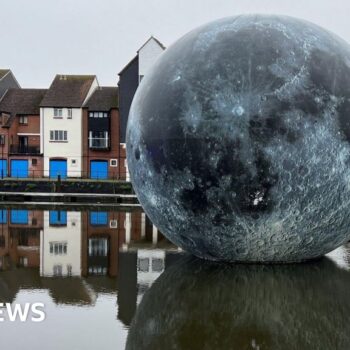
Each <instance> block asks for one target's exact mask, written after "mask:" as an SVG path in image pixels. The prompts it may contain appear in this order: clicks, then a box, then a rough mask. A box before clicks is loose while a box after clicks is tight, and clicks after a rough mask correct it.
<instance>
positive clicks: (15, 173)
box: [11, 159, 28, 178]
mask: <svg viewBox="0 0 350 350" xmlns="http://www.w3.org/2000/svg"><path fill="white" fill-rule="evenodd" d="M11 177H16V178H26V177H28V160H20V159H15V160H11Z"/></svg>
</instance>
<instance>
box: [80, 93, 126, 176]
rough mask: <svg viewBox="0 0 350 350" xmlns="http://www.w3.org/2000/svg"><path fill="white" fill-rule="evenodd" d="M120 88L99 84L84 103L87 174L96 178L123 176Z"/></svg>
mask: <svg viewBox="0 0 350 350" xmlns="http://www.w3.org/2000/svg"><path fill="white" fill-rule="evenodd" d="M119 125H120V120H119V108H118V88H117V87H98V88H97V89H96V90H95V91H94V92H93V94H92V95H91V97H90V98H89V99H88V100H87V101H86V102H85V104H84V106H83V174H84V176H86V177H89V178H92V179H123V178H125V168H124V167H123V164H121V162H120V153H121V147H120V143H119V139H120V135H119V133H120V128H119Z"/></svg>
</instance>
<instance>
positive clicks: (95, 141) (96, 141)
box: [89, 137, 109, 150]
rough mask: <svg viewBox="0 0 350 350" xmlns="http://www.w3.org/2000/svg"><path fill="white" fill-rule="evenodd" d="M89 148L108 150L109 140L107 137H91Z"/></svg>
mask: <svg viewBox="0 0 350 350" xmlns="http://www.w3.org/2000/svg"><path fill="white" fill-rule="evenodd" d="M89 147H90V148H93V149H101V150H102V149H108V148H109V139H108V137H103V138H97V137H92V138H89Z"/></svg>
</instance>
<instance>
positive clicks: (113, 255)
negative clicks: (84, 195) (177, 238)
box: [0, 207, 350, 350]
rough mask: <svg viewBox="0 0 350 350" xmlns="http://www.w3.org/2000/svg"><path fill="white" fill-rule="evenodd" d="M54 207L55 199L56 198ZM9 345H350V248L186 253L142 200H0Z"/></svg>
mask: <svg viewBox="0 0 350 350" xmlns="http://www.w3.org/2000/svg"><path fill="white" fill-rule="evenodd" d="M47 209H50V208H47ZM0 269H1V271H0V302H2V303H10V307H14V306H15V305H17V304H20V305H22V306H23V305H25V304H26V303H30V305H32V304H33V303H37V302H40V303H44V312H45V315H46V318H45V320H44V321H43V322H33V321H32V320H31V318H28V320H27V321H26V322H21V321H20V320H19V319H17V320H16V321H15V322H10V321H9V316H8V314H7V309H6V307H5V306H4V307H3V308H2V309H0V310H2V311H3V314H2V316H3V317H4V318H5V321H4V322H2V323H0V335H1V340H2V345H3V347H4V349H8V350H10V349H16V350H17V349H21V348H26V349H50V350H51V349H73V350H78V349H84V350H86V349H103V350H107V349H125V348H126V349H137V350H142V349H152V350H153V349H154V350H157V349H186V350H187V349H210V350H211V349H260V350H262V349H295V350H299V349H349V348H350V323H349V322H348V319H349V315H350V297H349V290H350V248H349V247H347V246H343V247H341V248H339V249H337V250H336V251H334V252H332V253H331V254H329V256H327V257H326V258H324V259H322V260H320V261H317V262H312V263H307V264H300V265H267V266H263V265H233V266H229V265H223V264H214V263H209V262H203V261H200V260H198V259H194V258H192V257H189V256H187V255H186V254H184V253H183V252H181V250H179V249H178V248H177V247H175V246H174V245H172V244H171V243H170V242H169V241H167V240H166V239H165V238H164V237H163V235H162V234H161V233H160V232H158V230H157V229H156V228H155V227H154V226H153V225H152V223H151V222H150V221H149V220H148V219H147V218H146V217H145V215H144V214H143V213H142V212H141V211H139V210H134V211H132V212H125V211H108V210H105V211H103V209H98V208H93V209H91V210H90V211H79V210H78V209H73V210H70V211H62V210H54V208H51V210H43V211H41V210H32V209H30V208H25V207H23V208H15V209H5V208H2V210H1V208H0Z"/></svg>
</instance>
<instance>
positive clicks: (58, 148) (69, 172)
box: [40, 76, 98, 178]
mask: <svg viewBox="0 0 350 350" xmlns="http://www.w3.org/2000/svg"><path fill="white" fill-rule="evenodd" d="M97 87H98V81H97V79H96V77H94V76H86V77H85V76H84V77H82V78H80V77H79V76H57V77H56V78H55V80H54V82H53V84H52V85H51V87H50V89H49V90H48V94H47V96H45V97H44V100H43V102H42V103H41V107H40V133H41V135H42V137H41V143H40V150H41V153H42V154H43V157H44V171H43V173H44V176H45V177H51V178H57V177H58V176H61V177H62V178H65V177H73V178H74V177H77V178H79V177H82V176H83V175H84V174H83V173H82V165H83V159H82V156H83V113H82V112H83V110H82V106H83V104H84V102H85V101H86V100H87V99H88V98H89V97H90V96H91V94H92V93H93V92H94V91H95V89H96V88H97ZM71 93H73V95H75V96H70V94H71Z"/></svg>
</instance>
